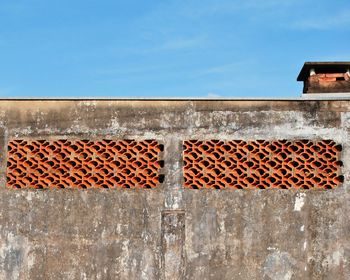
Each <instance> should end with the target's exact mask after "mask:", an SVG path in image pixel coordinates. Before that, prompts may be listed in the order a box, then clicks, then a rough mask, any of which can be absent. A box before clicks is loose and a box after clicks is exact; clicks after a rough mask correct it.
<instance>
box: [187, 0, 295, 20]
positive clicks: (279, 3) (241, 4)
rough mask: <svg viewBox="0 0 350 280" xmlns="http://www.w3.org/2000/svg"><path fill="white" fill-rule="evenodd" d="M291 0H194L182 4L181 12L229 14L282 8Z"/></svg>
mask: <svg viewBox="0 0 350 280" xmlns="http://www.w3.org/2000/svg"><path fill="white" fill-rule="evenodd" d="M296 2H297V1H295V0H294V1H293V0H265V1H261V0H245V1H238V0H233V1H217V0H195V1H191V2H190V3H187V5H184V8H183V9H182V13H183V14H184V15H186V16H190V17H202V16H208V15H213V14H230V13H236V12H240V11H242V10H267V9H271V8H275V9H277V8H278V9H284V8H286V7H290V6H291V5H294V4H295V3H296Z"/></svg>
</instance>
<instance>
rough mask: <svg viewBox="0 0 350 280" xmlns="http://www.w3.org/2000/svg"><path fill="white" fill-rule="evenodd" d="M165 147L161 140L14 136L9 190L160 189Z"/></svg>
mask: <svg viewBox="0 0 350 280" xmlns="http://www.w3.org/2000/svg"><path fill="white" fill-rule="evenodd" d="M162 150H163V145H161V144H159V143H158V142H157V141H156V140H144V141H134V140H120V141H119V140H118V141H114V140H101V141H91V140H74V141H70V140H54V141H46V140H13V141H10V142H9V144H8V160H7V187H9V188H23V189H28V188H34V189H51V188H79V189H90V188H110V189H113V188H141V189H144V188H156V187H157V186H158V185H159V183H161V182H162V180H163V175H161V174H160V171H161V168H162V165H163V162H162V161H161V160H160V155H161V152H162Z"/></svg>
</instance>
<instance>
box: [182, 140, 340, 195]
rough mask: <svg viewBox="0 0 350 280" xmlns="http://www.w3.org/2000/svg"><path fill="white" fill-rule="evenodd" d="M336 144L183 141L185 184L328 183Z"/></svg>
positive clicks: (335, 167) (336, 172)
mask: <svg viewBox="0 0 350 280" xmlns="http://www.w3.org/2000/svg"><path fill="white" fill-rule="evenodd" d="M341 149H342V147H341V145H337V144H336V143H335V142H334V141H332V140H321V141H309V140H299V141H293V142H292V141H287V140H278V141H263V140H257V141H240V140H234V141H219V140H210V141H198V140H188V141H184V154H183V158H184V186H185V187H186V188H191V189H202V188H215V189H225V188H232V189H271V188H278V189H291V188H293V189H332V188H335V187H337V186H338V185H339V184H340V183H341V182H342V181H343V176H340V169H341V168H340V166H341V165H342V162H341V161H340V151H341Z"/></svg>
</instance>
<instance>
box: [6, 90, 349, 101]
mask: <svg viewBox="0 0 350 280" xmlns="http://www.w3.org/2000/svg"><path fill="white" fill-rule="evenodd" d="M320 100H321V101H334V100H337V101H350V92H349V93H340V94H337V93H320V94H317V93H311V94H302V96H301V97H286V98H284V97H231V98H227V97H222V98H220V97H216V98H203V97H188V98H184V97H167V98H160V97H154V98H153V97H147V98H141V97H124V98H123V97H118V98H111V97H62V98H60V97H46V98H27V97H26V98H0V102H1V101H320Z"/></svg>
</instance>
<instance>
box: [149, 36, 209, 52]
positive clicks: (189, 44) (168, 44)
mask: <svg viewBox="0 0 350 280" xmlns="http://www.w3.org/2000/svg"><path fill="white" fill-rule="evenodd" d="M204 43H205V36H197V37H192V38H171V39H168V40H167V41H165V42H162V43H160V44H159V45H158V46H155V47H154V48H153V49H151V50H152V51H176V50H185V49H192V48H197V47H200V46H202V45H203V44H204Z"/></svg>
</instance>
